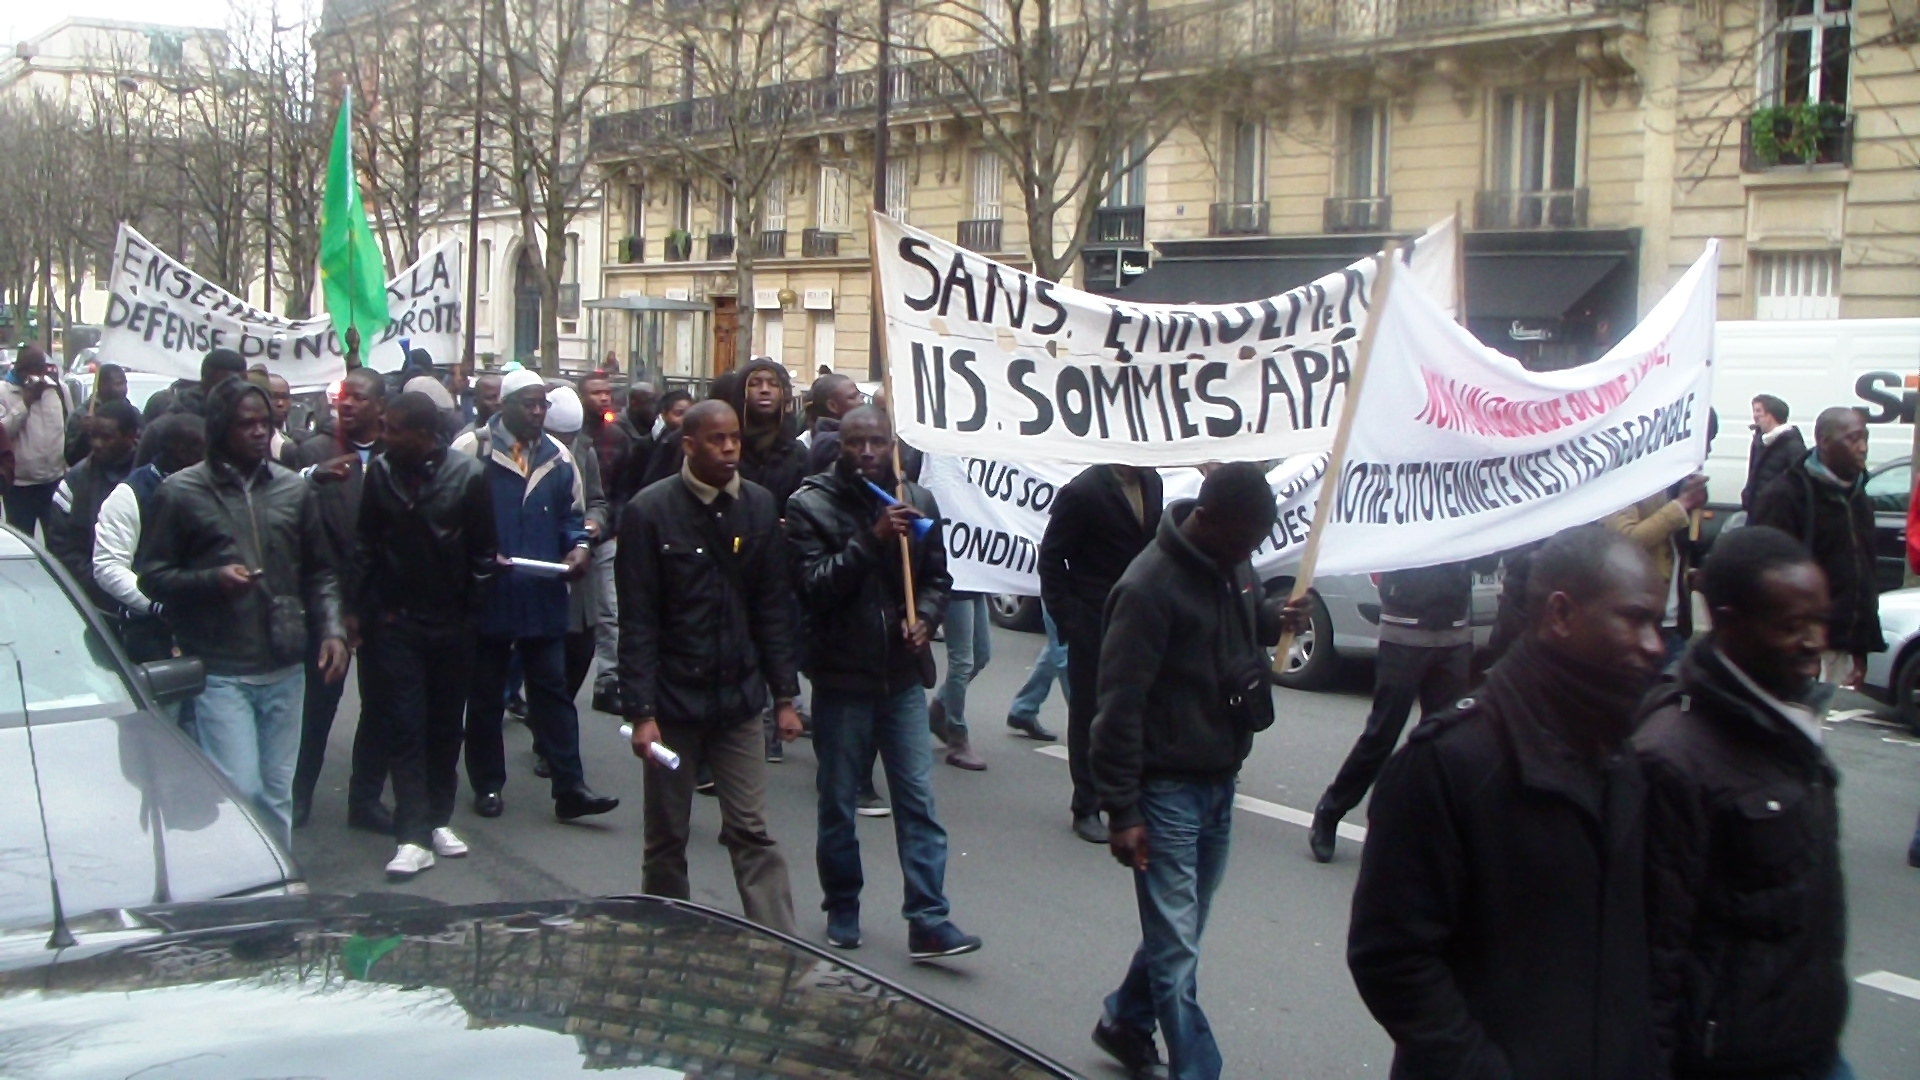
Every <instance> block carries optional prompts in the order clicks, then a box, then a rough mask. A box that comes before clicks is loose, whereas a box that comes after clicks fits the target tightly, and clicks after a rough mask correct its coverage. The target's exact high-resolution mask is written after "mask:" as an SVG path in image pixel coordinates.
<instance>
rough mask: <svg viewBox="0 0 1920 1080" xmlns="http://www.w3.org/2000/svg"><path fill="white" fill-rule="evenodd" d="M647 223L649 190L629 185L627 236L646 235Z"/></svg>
mask: <svg viewBox="0 0 1920 1080" xmlns="http://www.w3.org/2000/svg"><path fill="white" fill-rule="evenodd" d="M646 223H647V189H646V188H644V187H642V186H640V185H639V184H629V185H627V235H628V236H641V235H644V234H645V233H646Z"/></svg>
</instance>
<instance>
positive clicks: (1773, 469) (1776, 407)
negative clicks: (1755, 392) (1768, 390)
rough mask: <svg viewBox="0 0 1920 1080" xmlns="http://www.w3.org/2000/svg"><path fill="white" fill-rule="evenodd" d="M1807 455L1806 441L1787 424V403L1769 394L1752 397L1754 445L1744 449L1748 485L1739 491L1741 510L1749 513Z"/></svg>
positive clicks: (1798, 430) (1792, 426)
mask: <svg viewBox="0 0 1920 1080" xmlns="http://www.w3.org/2000/svg"><path fill="white" fill-rule="evenodd" d="M1806 456H1807V441H1806V439H1805V438H1804V437H1803V436H1802V435H1801V434H1800V429H1799V428H1798V427H1795V426H1794V425H1792V424H1789V423H1787V403H1786V402H1784V401H1782V400H1780V399H1779V398H1777V397H1774V396H1773V395H1772V394H1761V395H1760V396H1759V397H1756V398H1754V399H1753V444H1752V445H1751V446H1750V447H1748V448H1747V486H1746V487H1744V488H1742V489H1741V490H1740V509H1742V510H1746V511H1749V512H1751V511H1752V510H1753V503H1754V500H1755V499H1758V498H1759V497H1760V493H1761V492H1762V491H1765V490H1766V489H1767V485H1768V484H1771V483H1773V482H1774V481H1775V480H1778V479H1780V478H1781V477H1782V476H1785V475H1786V473H1787V469H1788V468H1790V467H1791V466H1792V465H1793V463H1794V462H1796V461H1799V460H1800V459H1801V458H1804V457H1806Z"/></svg>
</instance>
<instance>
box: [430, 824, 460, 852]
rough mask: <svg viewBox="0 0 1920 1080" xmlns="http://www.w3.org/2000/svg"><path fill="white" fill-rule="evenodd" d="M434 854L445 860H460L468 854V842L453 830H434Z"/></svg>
mask: <svg viewBox="0 0 1920 1080" xmlns="http://www.w3.org/2000/svg"><path fill="white" fill-rule="evenodd" d="M433 853H434V854H435V855H438V856H440V857H441V858H443V859H458V858H460V857H461V856H463V855H465V854H466V853H467V842H466V841H465V840H462V839H460V837H459V836H458V835H456V834H455V833H454V831H453V830H452V829H435V830H433Z"/></svg>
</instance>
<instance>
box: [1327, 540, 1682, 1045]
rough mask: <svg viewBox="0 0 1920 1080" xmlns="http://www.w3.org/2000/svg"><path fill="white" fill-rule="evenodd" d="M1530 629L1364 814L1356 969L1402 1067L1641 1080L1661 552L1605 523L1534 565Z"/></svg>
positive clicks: (1396, 763)
mask: <svg viewBox="0 0 1920 1080" xmlns="http://www.w3.org/2000/svg"><path fill="white" fill-rule="evenodd" d="M1528 584H1529V587H1530V590H1531V593H1532V596H1531V599H1530V601H1529V603H1528V610H1529V611H1530V613H1531V615H1532V623H1531V625H1530V627H1529V630H1528V632H1527V634H1526V636H1524V637H1522V638H1521V639H1520V640H1519V641H1518V642H1516V643H1515V644H1514V646H1513V648H1512V650H1511V651H1510V652H1508V654H1507V656H1506V657H1505V659H1503V660H1501V662H1500V663H1499V665H1498V666H1496V667H1495V668H1494V669H1493V670H1492V671H1491V672H1489V673H1488V675H1487V681H1486V683H1485V684H1484V685H1483V686H1482V687H1481V689H1480V691H1479V692H1478V693H1477V694H1476V695H1475V696H1474V697H1471V698H1468V699H1467V700H1465V701H1462V702H1461V703H1460V705H1459V707H1458V708H1456V709H1454V710H1452V711H1450V712H1447V713H1444V714H1442V715H1440V716H1439V717H1434V718H1429V719H1425V720H1422V721H1421V723H1420V726H1419V727H1418V728H1417V729H1415V730H1414V733H1413V735H1412V736H1411V737H1409V738H1408V740H1407V745H1406V746H1404V747H1402V748H1401V750H1400V752H1399V753H1397V754H1395V755H1394V756H1393V758H1392V759H1391V760H1389V761H1388V762H1387V768H1386V771H1385V772H1383V773H1382V774H1381V776H1380V781H1379V784H1378V785H1377V786H1376V787H1375V789H1374V793H1373V801H1372V803H1371V805H1370V806H1369V807H1368V816H1369V819H1370V822H1369V828H1368V832H1367V843H1366V846H1365V848H1364V849H1363V850H1362V853H1361V857H1360V880H1359V882H1358V883H1357V885H1356V886H1355V889H1354V895H1353V923H1352V927H1351V929H1350V931H1349V934H1348V938H1347V966H1348V968H1349V969H1350V970H1351V971H1352V972H1353V981H1354V983H1355V985H1356V986H1357V987H1358V988H1359V990H1360V996H1361V998H1362V999H1364V1000H1365V1001H1366V1003H1367V1008H1368V1009H1370V1010H1371V1011H1372V1012H1373V1016H1374V1019H1376V1020H1378V1021H1379V1022H1380V1026H1381V1027H1384V1028H1386V1030H1387V1034H1388V1035H1390V1036H1392V1037H1393V1041H1394V1046H1395V1049H1394V1059H1393V1069H1392V1073H1391V1075H1392V1077H1393V1078H1394V1080H1412V1078H1414V1077H1441V1076H1444V1077H1452V1078H1461V1080H1465V1078H1473V1080H1510V1078H1516V1077H1528V1078H1531V1077H1553V1078H1554V1080H1644V1078H1645V1077H1648V1076H1650V1075H1652V1074H1653V1070H1654V1043H1653V1025H1652V1019H1651V1013H1650V1005H1649V1001H1648V985H1647V984H1648V964H1649V960H1648V954H1647V935H1646V888H1645V884H1646V883H1645V877H1644V875H1643V873H1642V867H1643V861H1642V860H1643V855H1644V850H1645V830H1644V820H1643V819H1644V801H1645V785H1644V782H1643V781H1642V779H1641V775H1640V769H1639V765H1638V763H1637V762H1636V761H1635V759H1634V756H1633V754H1632V752H1631V750H1630V749H1628V748H1627V746H1626V740H1627V737H1628V735H1629V734H1630V733H1631V731H1632V725H1633V718H1634V713H1635V710H1636V709H1637V708H1638V706H1639V704H1640V699H1641V695H1642V694H1643V693H1644V692H1645V691H1646V690H1647V689H1648V688H1649V687H1650V686H1651V685H1652V682H1653V680H1654V679H1655V677H1656V676H1657V674H1658V672H1659V670H1660V665H1661V663H1662V662H1663V661H1664V658H1665V649H1664V647H1663V645H1662V643H1661V640H1660V620H1661V617H1662V615H1663V614H1664V613H1665V610H1666V604H1665V602H1664V601H1665V596H1664V594H1663V593H1662V591H1661V588H1660V584H1661V583H1660V581H1659V579H1658V577H1657V575H1656V574H1655V573H1654V570H1653V567H1652V564H1651V563H1650V561H1649V560H1648V558H1647V555H1646V553H1645V552H1644V551H1642V550H1641V549H1640V547H1639V546H1638V545H1637V544H1635V543H1634V542H1633V541H1631V540H1629V539H1627V538H1626V537H1623V536H1621V535H1619V534H1618V533H1615V532H1612V531H1610V530H1607V529H1605V528H1602V527H1600V526H1595V525H1589V526H1583V527H1581V528H1578V529H1570V530H1568V531H1567V532H1564V533H1561V534H1560V535H1558V536H1556V537H1554V538H1553V539H1552V540H1551V541H1549V542H1548V543H1547V545H1546V546H1545V547H1542V548H1541V549H1540V550H1539V552H1538V553H1536V554H1535V555H1534V558H1533V570H1532V574H1531V576H1530V578H1529V581H1528Z"/></svg>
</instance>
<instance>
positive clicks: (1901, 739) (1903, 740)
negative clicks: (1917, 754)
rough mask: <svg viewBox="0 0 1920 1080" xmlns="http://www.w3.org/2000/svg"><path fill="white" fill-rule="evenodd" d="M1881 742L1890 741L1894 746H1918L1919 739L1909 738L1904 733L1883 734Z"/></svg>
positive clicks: (1919, 744)
mask: <svg viewBox="0 0 1920 1080" xmlns="http://www.w3.org/2000/svg"><path fill="white" fill-rule="evenodd" d="M1880 741H1881V742H1890V743H1892V744H1893V745H1895V746H1920V739H1909V738H1907V737H1906V736H1904V735H1883V736H1881V737H1880Z"/></svg>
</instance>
